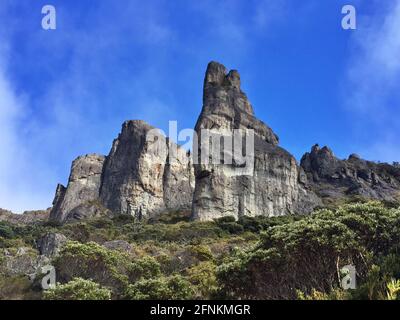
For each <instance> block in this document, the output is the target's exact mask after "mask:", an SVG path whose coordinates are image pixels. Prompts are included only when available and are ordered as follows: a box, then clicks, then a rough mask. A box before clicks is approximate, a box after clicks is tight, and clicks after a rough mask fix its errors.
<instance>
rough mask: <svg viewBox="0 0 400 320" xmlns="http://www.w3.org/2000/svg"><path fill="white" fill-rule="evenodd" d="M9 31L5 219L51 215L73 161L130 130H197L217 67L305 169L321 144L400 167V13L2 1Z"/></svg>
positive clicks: (253, 0) (384, 6) (241, 4)
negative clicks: (348, 22)
mask: <svg viewBox="0 0 400 320" xmlns="http://www.w3.org/2000/svg"><path fill="white" fill-rule="evenodd" d="M46 4H51V5H54V6H55V8H56V10H57V30H54V31H45V30H43V29H42V28H41V19H42V14H41V9H42V7H43V6H44V5H46ZM344 4H353V5H354V6H355V7H356V9H357V30H355V31H353V30H343V29H342V28H341V19H342V14H341V8H342V6H343V5H344ZM0 25H1V28H0V134H1V135H0V150H1V156H0V207H3V208H7V209H12V210H14V211H17V212H21V211H23V210H26V209H40V208H46V207H49V206H50V205H51V201H52V199H53V196H54V191H55V187H56V184H57V183H58V182H62V183H64V184H65V183H66V182H67V179H68V174H69V169H70V165H71V161H72V160H73V159H74V158H75V157H77V156H78V155H81V154H86V153H92V152H96V153H102V154H107V153H108V151H109V149H110V147H111V143H112V140H113V139H114V138H115V137H116V136H117V134H118V132H119V130H120V127H121V124H122V122H123V121H125V120H127V119H144V120H146V121H148V122H149V123H151V124H152V125H154V126H157V127H160V128H162V129H164V130H166V131H167V128H168V121H169V120H177V121H178V127H179V129H184V128H193V126H194V124H195V122H196V119H197V117H198V115H199V112H200V110H201V104H202V83H203V77H204V72H205V68H206V65H207V63H208V62H209V61H211V60H216V61H219V62H221V63H223V64H225V65H226V66H227V67H228V68H232V69H238V70H239V72H240V74H241V78H242V87H243V90H244V91H245V92H246V93H247V95H248V97H249V99H250V101H251V102H252V104H253V106H254V109H255V112H256V114H257V116H258V117H259V118H260V119H262V120H263V121H264V122H266V123H267V124H268V125H269V126H271V127H272V128H273V129H274V131H275V132H276V133H277V134H278V135H279V137H280V140H281V145H282V146H283V147H285V148H286V149H288V150H289V151H290V152H292V153H293V154H294V155H295V156H296V158H297V159H299V158H300V157H301V155H302V154H303V153H304V152H306V151H308V150H309V149H310V147H311V146H312V145H313V144H314V143H319V144H321V145H328V146H330V147H331V148H332V149H333V151H334V152H335V154H336V155H338V156H339V157H341V158H344V157H347V156H348V155H349V154H350V153H353V152H355V153H358V154H360V155H361V156H362V157H364V158H367V159H371V160H381V161H398V160H400V151H399V147H398V136H399V133H400V122H399V121H398V119H399V116H400V109H399V107H400V105H399V102H400V99H399V98H400V97H399V92H400V90H398V89H397V88H398V87H399V84H400V58H399V57H400V1H399V0H390V1H375V0H368V1H367V0H364V1H362V0H350V1H349V0H347V1H341V0H327V1H321V0H302V1H298V0H250V1H249V0H246V1H239V0H227V1H215V0H205V1H183V0H176V1H171V0H168V1H152V0H149V1H136V0H129V1H128V0H118V1H112V0H99V1H92V0H80V1H79V2H78V1H65V0H64V1H61V0H46V1H39V0H1V3H0Z"/></svg>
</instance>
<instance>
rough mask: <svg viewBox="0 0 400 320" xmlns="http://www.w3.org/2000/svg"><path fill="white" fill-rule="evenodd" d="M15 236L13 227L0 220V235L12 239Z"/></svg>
mask: <svg viewBox="0 0 400 320" xmlns="http://www.w3.org/2000/svg"><path fill="white" fill-rule="evenodd" d="M15 236H16V234H15V232H14V230H13V228H11V227H10V226H8V225H7V224H5V223H3V222H0V237H3V238H5V239H12V238H14V237H15Z"/></svg>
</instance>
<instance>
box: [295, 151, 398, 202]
mask: <svg viewBox="0 0 400 320" xmlns="http://www.w3.org/2000/svg"><path fill="white" fill-rule="evenodd" d="M301 167H302V168H303V169H304V171H305V173H306V175H307V177H308V180H309V182H310V184H311V186H312V188H313V189H314V190H315V192H316V193H317V194H318V195H319V196H320V197H321V198H322V199H325V200H328V201H332V200H335V199H344V198H348V197H351V196H359V197H363V198H366V199H378V200H386V201H397V200H399V199H400V168H399V167H397V166H393V165H389V164H387V163H375V162H371V161H366V160H363V159H361V158H360V157H359V156H358V155H356V154H352V155H350V156H349V158H348V159H347V160H340V159H338V158H337V157H336V156H335V155H334V154H333V152H332V150H331V149H329V148H328V147H323V148H320V147H319V146H318V145H315V146H313V147H312V149H311V152H307V153H306V154H305V155H304V156H303V157H302V159H301Z"/></svg>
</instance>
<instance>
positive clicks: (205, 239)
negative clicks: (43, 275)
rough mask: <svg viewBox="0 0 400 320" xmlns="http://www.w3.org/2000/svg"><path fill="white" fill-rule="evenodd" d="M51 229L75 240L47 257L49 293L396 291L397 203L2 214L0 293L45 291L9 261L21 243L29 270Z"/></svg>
mask: <svg viewBox="0 0 400 320" xmlns="http://www.w3.org/2000/svg"><path fill="white" fill-rule="evenodd" d="M48 232H57V233H62V234H64V235H65V236H67V238H68V239H70V240H71V241H69V242H67V244H66V245H65V246H64V247H63V249H62V250H61V252H60V254H59V255H58V256H57V257H55V258H54V259H53V261H52V262H51V263H52V264H53V265H54V266H55V267H56V274H57V281H59V284H58V285H57V287H56V288H54V289H52V290H50V291H48V292H46V293H45V294H44V298H46V299H85V298H88V299H97V298H99V299H110V298H111V299H121V298H126V299H215V298H217V299H302V300H344V299H391V300H394V299H400V294H399V292H400V254H399V249H400V209H399V207H398V205H396V204H395V203H386V202H384V203H379V202H352V203H348V204H344V205H341V206H339V207H336V208H334V209H327V208H325V209H319V210H316V211H315V212H314V213H312V214H310V215H305V216H298V215H288V216H277V217H264V216H257V217H247V216H243V217H240V218H239V219H238V220H235V218H233V217H223V218H220V219H216V220H215V221H208V222H200V221H192V222H190V221H189V215H188V212H171V213H169V215H160V216H159V217H155V218H152V219H150V220H148V221H146V222H145V223H143V222H138V221H135V220H134V219H132V217H130V216H118V217H114V218H109V217H99V218H94V219H88V220H85V221H79V222H76V223H70V224H66V225H63V226H54V225H51V224H48V223H39V224H36V225H17V224H12V223H8V222H0V298H2V299H3V298H4V299H39V298H40V297H41V294H42V291H41V290H38V285H37V284H36V285H35V283H31V282H29V281H28V280H27V277H26V276H24V277H22V276H19V275H17V276H14V275H12V274H11V276H10V272H9V271H10V270H8V271H7V268H9V267H8V266H10V265H11V264H10V261H11V260H10V259H14V262H13V263H14V264H15V263H19V262H18V261H19V260H18V259H20V257H19V256H18V251H19V250H18V249H19V248H21V247H24V252H28V253H29V254H30V253H31V252H32V253H35V255H34V256H32V258H29V259H25V260H24V261H25V262H26V265H25V263H24V265H23V266H22V265H21V266H22V267H24V268H25V269H27V268H28V269H29V270H31V269H30V266H29V264H35V263H37V249H36V245H37V239H39V238H40V237H42V236H43V235H44V234H46V233H48ZM111 240H124V241H127V242H129V244H130V246H131V250H129V252H125V251H117V250H111V249H107V248H105V247H104V246H102V243H104V242H105V241H111ZM15 259H17V260H15ZM15 261H17V262H15ZM347 264H352V265H354V266H355V267H356V270H357V289H356V290H349V291H344V290H342V289H341V288H340V278H341V277H342V275H341V273H340V268H341V267H342V266H344V265H347ZM21 270H22V269H21ZM249 284H251V285H249ZM86 290H87V293H85V292H84V291H86Z"/></svg>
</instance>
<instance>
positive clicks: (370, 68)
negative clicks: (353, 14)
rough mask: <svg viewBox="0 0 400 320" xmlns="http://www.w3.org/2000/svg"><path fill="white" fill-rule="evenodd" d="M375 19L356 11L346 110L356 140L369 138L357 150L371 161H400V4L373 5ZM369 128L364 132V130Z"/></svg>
mask: <svg viewBox="0 0 400 320" xmlns="http://www.w3.org/2000/svg"><path fill="white" fill-rule="evenodd" d="M374 6H375V8H376V9H377V10H376V11H375V13H374V14H373V15H370V16H366V15H362V10H361V8H363V7H362V6H360V7H359V8H360V9H359V10H358V28H357V30H356V31H354V35H353V37H352V39H351V49H352V54H351V58H350V65H349V69H348V74H347V80H346V82H345V86H346V87H345V88H344V92H345V100H346V102H345V106H346V108H347V110H348V111H349V114H350V115H351V116H352V120H353V122H354V130H355V135H359V136H365V131H366V130H368V131H369V133H370V135H371V136H372V138H371V139H370V141H368V144H367V145H360V146H357V147H356V148H358V149H359V151H358V152H359V153H360V154H362V155H365V156H368V157H370V158H372V159H374V160H378V159H379V160H383V161H392V160H396V159H397V160H398V159H399V156H400V152H399V146H398V137H396V134H395V133H396V132H397V135H398V134H399V133H400V122H399V121H398V119H399V117H400V94H399V89H398V88H399V85H400V59H399V57H400V0H395V1H393V2H390V3H388V4H386V5H385V6H384V5H382V2H375V3H374ZM366 128H368V129H366Z"/></svg>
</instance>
